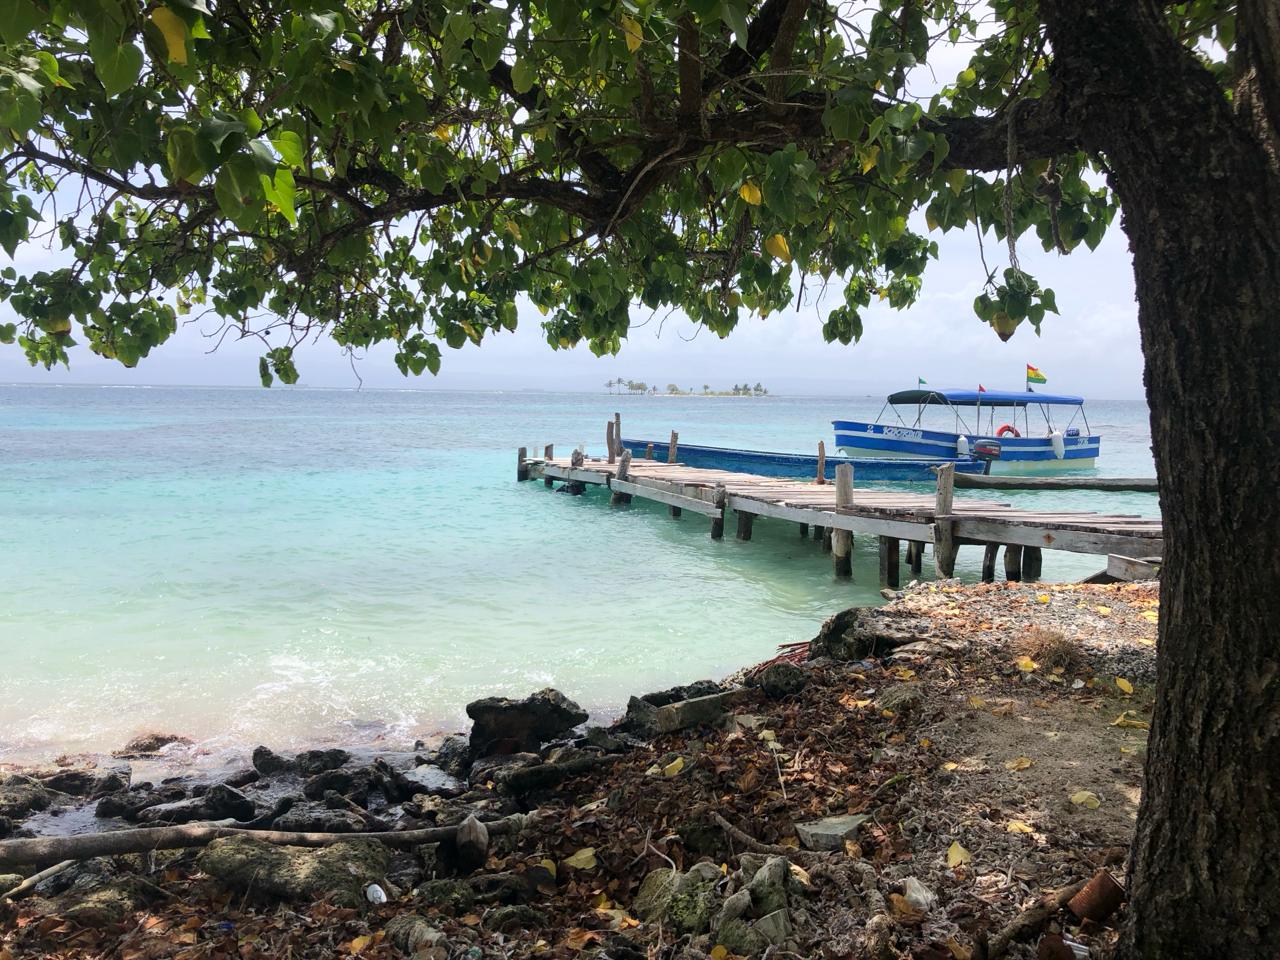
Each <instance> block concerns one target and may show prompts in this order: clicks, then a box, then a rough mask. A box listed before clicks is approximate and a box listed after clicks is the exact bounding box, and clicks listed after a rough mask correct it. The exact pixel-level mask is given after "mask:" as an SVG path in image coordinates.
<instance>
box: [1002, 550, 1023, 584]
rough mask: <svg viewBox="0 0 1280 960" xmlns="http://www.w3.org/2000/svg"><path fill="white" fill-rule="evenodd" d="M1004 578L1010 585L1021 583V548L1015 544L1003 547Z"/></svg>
mask: <svg viewBox="0 0 1280 960" xmlns="http://www.w3.org/2000/svg"><path fill="white" fill-rule="evenodd" d="M1004 578H1005V579H1006V580H1008V581H1009V582H1010V583H1020V582H1021V581H1022V548H1021V547H1020V546H1018V545H1017V544H1015V543H1006V544H1005V545H1004Z"/></svg>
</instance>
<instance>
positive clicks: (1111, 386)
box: [0, 223, 1143, 400]
mask: <svg viewBox="0 0 1280 960" xmlns="http://www.w3.org/2000/svg"><path fill="white" fill-rule="evenodd" d="M932 236H933V238H934V239H937V240H938V244H939V256H938V259H937V260H936V261H934V262H932V263H931V264H930V265H929V267H928V269H927V270H926V273H925V279H924V286H923V289H922V291H921V296H920V299H919V300H918V302H917V303H916V304H915V306H913V307H911V308H910V309H908V310H905V311H897V310H893V309H892V308H890V307H888V306H887V304H880V303H873V305H872V306H871V307H870V308H869V309H868V310H867V311H865V312H864V317H863V320H864V323H863V326H864V334H863V337H862V340H861V341H860V342H858V343H856V344H852V345H850V346H843V345H841V344H828V343H825V342H824V341H823V339H822V320H823V316H824V314H825V310H824V309H823V306H822V305H820V304H814V303H809V304H807V305H805V306H803V307H801V308H800V309H798V310H797V309H794V308H792V309H789V310H786V311H782V312H779V313H775V314H771V315H770V316H769V317H768V318H767V319H764V320H761V319H759V318H758V317H750V318H744V319H743V320H742V321H741V322H740V323H739V325H738V328H737V329H736V330H735V331H734V332H733V333H732V334H731V335H730V336H729V337H728V338H726V339H724V340H721V339H719V338H718V337H716V336H714V335H713V334H710V333H708V332H707V331H706V330H703V331H701V332H696V331H695V329H694V327H693V325H692V324H690V323H689V322H688V321H687V320H684V319H683V318H682V317H681V316H680V315H672V316H670V317H668V318H667V319H666V321H665V323H663V322H661V320H662V317H661V315H659V316H657V317H652V318H650V316H649V311H648V310H647V309H645V308H643V307H637V308H634V309H633V311H632V330H631V333H630V335H629V336H628V337H627V339H626V341H625V342H624V344H623V348H622V351H621V353H620V354H619V355H618V356H616V357H603V358H598V357H595V356H594V355H592V353H591V352H590V350H588V349H587V348H586V347H585V346H580V347H577V348H575V349H572V350H552V349H551V348H550V347H549V346H548V345H547V343H546V341H545V340H544V339H543V336H542V329H541V326H540V324H541V320H542V317H541V316H540V315H539V314H538V312H537V310H536V309H535V308H534V307H533V305H532V304H530V303H528V302H524V303H521V304H520V305H519V306H520V310H519V313H520V322H519V325H518V327H517V330H516V331H515V332H514V333H503V334H499V335H498V336H496V337H493V338H489V339H486V340H485V342H484V343H483V344H482V345H480V346H479V347H476V346H474V345H471V344H468V345H466V346H465V347H463V348H462V349H461V350H449V349H448V348H444V354H445V355H444V362H443V365H442V368H441V371H440V374H439V375H438V376H436V377H432V376H431V375H430V374H424V375H423V376H422V377H410V378H409V379H408V380H406V379H405V378H404V377H403V376H401V374H400V372H399V371H398V370H397V369H396V367H395V364H394V363H393V362H392V359H391V357H392V354H393V352H394V351H393V350H392V349H391V348H390V347H386V348H381V349H374V350H372V351H370V352H369V353H368V354H367V355H365V356H363V357H361V358H359V359H358V360H356V361H355V362H354V370H353V362H352V359H351V358H349V357H347V356H344V355H342V354H341V352H340V351H339V350H338V348H337V347H336V346H334V345H333V344H332V343H329V342H322V343H319V344H315V345H312V344H307V345H306V346H304V347H301V348H299V349H298V351H297V364H298V367H299V370H300V372H301V380H300V385H301V386H307V387H336V388H353V387H358V386H363V387H365V388H380V387H390V388H405V387H410V388H417V389H463V390H478V389H493V388H500V389H540V390H569V391H590V390H603V389H604V384H605V381H607V380H612V379H615V378H618V377H622V378H624V379H627V380H642V381H645V382H647V383H651V384H657V385H658V388H659V389H665V388H666V386H667V384H669V383H675V384H677V385H679V386H680V387H681V388H688V387H693V388H695V389H698V390H700V389H701V388H702V385H703V384H710V385H711V386H712V388H713V389H718V388H728V387H730V386H732V385H733V384H735V383H741V382H747V383H752V384H754V383H756V382H760V383H763V384H764V385H765V386H766V387H768V388H769V389H770V391H771V392H773V393H780V394H789V395H801V394H818V395H835V396H842V395H857V396H861V395H866V394H880V393H886V392H889V391H891V390H897V389H903V388H906V387H914V386H915V385H916V380H917V378H924V379H925V380H926V381H927V382H928V383H929V385H930V386H936V387H967V388H973V387H976V386H977V385H978V384H982V385H983V386H985V387H987V388H988V389H1001V388H1005V389H1009V388H1012V389H1021V387H1022V385H1023V374H1024V370H1025V365H1026V364H1028V363H1030V364H1034V365H1035V366H1037V367H1039V368H1040V369H1041V370H1042V371H1043V372H1044V373H1045V375H1046V376H1047V377H1048V381H1049V382H1048V385H1047V387H1042V388H1040V389H1042V390H1053V391H1061V392H1064V393H1080V394H1084V395H1085V396H1087V397H1089V398H1091V399H1099V400H1105V399H1114V400H1127V399H1139V398H1141V397H1142V396H1143V393H1142V355H1141V346H1140V342H1139V336H1138V325H1137V304H1136V303H1135V301H1134V290H1133V273H1132V266H1131V260H1130V256H1129V251H1128V249H1127V247H1126V244H1125V239H1124V236H1123V234H1122V233H1121V232H1120V230H1119V227H1118V223H1117V224H1116V225H1115V226H1114V227H1113V228H1112V230H1111V231H1110V232H1109V234H1108V235H1107V237H1106V239H1105V240H1104V241H1103V242H1102V243H1101V244H1100V245H1099V247H1098V249H1097V250H1095V251H1092V252H1090V251H1089V250H1087V249H1086V248H1083V247H1082V248H1080V249H1079V250H1077V251H1076V252H1074V253H1072V254H1071V255H1069V256H1065V257H1063V256H1059V255H1057V254H1056V253H1044V252H1043V251H1042V250H1041V248H1040V245H1039V242H1038V240H1036V239H1035V238H1034V236H1033V235H1032V234H1027V235H1025V237H1024V239H1023V242H1022V243H1020V244H1019V247H1018V255H1019V259H1020V261H1021V263H1022V266H1023V269H1025V270H1028V271H1029V272H1031V273H1032V274H1033V275H1034V276H1035V277H1036V279H1037V280H1039V281H1040V283H1041V284H1042V285H1044V286H1048V287H1052V288H1053V290H1054V292H1055V293H1056V295H1057V303H1058V308H1059V310H1060V311H1061V315H1060V316H1054V315H1052V314H1050V315H1048V316H1047V317H1046V319H1045V322H1044V324H1043V325H1042V328H1041V336H1039V337H1037V336H1036V334H1035V332H1034V331H1033V330H1032V328H1031V327H1030V325H1029V324H1027V323H1024V324H1022V325H1021V326H1020V327H1019V328H1018V330H1017V332H1016V333H1015V334H1014V336H1013V337H1012V338H1011V339H1010V340H1009V342H1008V343H1001V342H1000V340H999V339H998V338H997V337H996V335H995V333H994V332H993V331H992V330H991V328H990V327H988V326H987V325H986V324H984V323H982V322H981V321H979V320H978V319H977V317H976V316H975V315H974V313H973V308H972V302H973V298H974V297H975V296H976V295H977V294H978V293H979V292H981V286H982V278H983V270H982V265H981V261H980V259H979V254H978V245H977V239H976V236H975V234H974V233H973V232H972V231H969V232H965V233H960V232H956V231H952V232H950V233H947V234H945V235H944V234H940V233H935V234H933V235H932ZM985 243H986V253H987V260H988V263H990V265H991V266H992V268H993V269H997V270H999V269H1003V266H1004V259H1003V257H1002V255H1006V256H1007V254H1006V251H1005V250H1004V248H1003V245H1002V244H1000V243H998V242H997V241H995V240H994V239H993V238H991V237H987V238H986V239H985ZM5 259H7V257H5V256H3V255H0V260H5ZM52 262H54V256H53V255H51V254H49V253H47V252H46V251H44V250H42V249H40V248H38V247H27V248H24V249H20V250H19V251H18V254H17V257H16V263H15V266H16V267H17V268H18V269H19V270H33V269H39V268H40V267H42V266H45V265H47V264H50V263H52ZM838 304H839V293H838V291H834V290H833V291H828V293H827V299H826V307H834V306H837V305H838ZM12 319H13V314H12V310H11V309H10V308H9V307H8V305H7V304H0V322H5V321H8V320H12ZM214 329H216V323H215V322H214V321H213V320H212V319H207V320H204V321H197V322H193V323H189V324H188V325H186V326H183V327H181V328H180V329H179V331H178V333H177V334H176V335H175V336H174V337H173V338H172V339H171V340H169V341H168V342H167V343H165V344H164V345H162V346H161V347H159V348H157V349H156V350H153V351H152V353H151V356H149V357H147V358H146V359H144V360H142V361H141V362H140V363H139V364H138V366H137V367H136V368H134V369H132V370H129V369H126V368H124V367H122V366H120V365H119V364H118V363H115V362H114V361H108V360H104V359H102V358H100V357H97V356H95V355H94V354H92V353H90V352H89V351H88V350H87V349H84V348H80V349H77V350H74V351H73V354H72V361H71V367H70V369H69V370H68V369H65V368H61V367H59V368H56V369H54V370H52V371H46V370H44V369H43V368H33V367H31V366H29V365H28V364H27V362H26V359H25V357H24V356H23V355H22V353H21V351H20V350H19V349H18V348H17V347H16V346H0V383H112V384H117V383H119V384H173V385H216V386H251V385H255V384H257V383H258V356H259V354H260V352H261V343H260V342H259V341H256V340H253V341H245V342H243V343H234V342H230V341H226V342H224V343H222V345H221V346H219V347H218V349H217V350H216V351H214V350H213V341H212V340H211V339H210V338H209V336H208V334H209V333H210V331H212V330H214ZM695 332H696V335H695ZM273 389H280V387H279V386H277V387H274V388H273ZM286 389H287V388H286Z"/></svg>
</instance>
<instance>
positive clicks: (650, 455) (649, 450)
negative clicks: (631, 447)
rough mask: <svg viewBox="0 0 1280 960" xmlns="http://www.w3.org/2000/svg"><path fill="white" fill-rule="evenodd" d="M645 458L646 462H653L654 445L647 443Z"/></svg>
mask: <svg viewBox="0 0 1280 960" xmlns="http://www.w3.org/2000/svg"><path fill="white" fill-rule="evenodd" d="M644 458H645V459H646V460H652V459H653V444H652V443H646V444H645V445H644Z"/></svg>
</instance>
